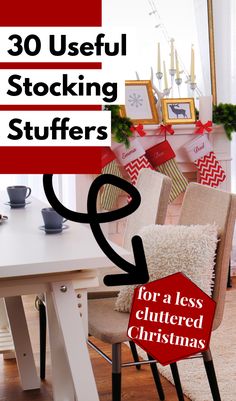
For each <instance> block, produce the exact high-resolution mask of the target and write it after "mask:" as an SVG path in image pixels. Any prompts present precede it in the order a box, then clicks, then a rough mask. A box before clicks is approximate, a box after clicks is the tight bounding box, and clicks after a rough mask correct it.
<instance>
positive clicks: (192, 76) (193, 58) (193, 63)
mask: <svg viewBox="0 0 236 401" xmlns="http://www.w3.org/2000/svg"><path fill="white" fill-rule="evenodd" d="M190 71H191V72H190V78H191V82H192V83H194V82H195V54H194V47H193V45H192V48H191V68H190Z"/></svg>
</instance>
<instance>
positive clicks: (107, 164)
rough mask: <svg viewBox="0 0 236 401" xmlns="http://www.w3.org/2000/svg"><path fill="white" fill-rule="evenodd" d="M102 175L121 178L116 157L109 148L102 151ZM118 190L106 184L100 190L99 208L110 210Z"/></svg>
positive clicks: (114, 202)
mask: <svg viewBox="0 0 236 401" xmlns="http://www.w3.org/2000/svg"><path fill="white" fill-rule="evenodd" d="M102 174H113V175H116V176H118V177H122V175H121V173H120V170H119V167H118V164H117V161H116V156H115V154H114V153H113V152H112V150H111V149H110V148H103V149H102ZM119 193H120V189H119V188H117V187H114V186H113V185H111V184H106V185H104V187H103V188H102V190H101V195H100V202H101V207H102V208H103V209H105V210H112V209H113V208H114V206H115V204H116V201H117V198H118V196H119Z"/></svg>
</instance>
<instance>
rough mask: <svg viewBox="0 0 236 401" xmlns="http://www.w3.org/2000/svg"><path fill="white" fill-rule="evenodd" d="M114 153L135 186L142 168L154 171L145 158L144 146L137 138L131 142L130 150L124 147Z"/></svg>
mask: <svg viewBox="0 0 236 401" xmlns="http://www.w3.org/2000/svg"><path fill="white" fill-rule="evenodd" d="M114 152H115V154H116V157H117V159H118V160H119V162H120V163H121V164H122V165H123V166H124V168H125V170H126V171H127V173H128V174H129V177H130V181H131V183H132V184H133V185H135V184H136V181H137V178H138V174H139V171H140V170H141V169H142V168H150V169H151V170H153V167H152V166H151V164H150V163H149V161H148V159H147V158H146V156H145V150H144V149H143V147H142V145H140V143H139V140H138V139H137V138H135V139H133V140H131V141H130V147H129V148H128V149H126V148H125V147H124V146H123V145H122V146H119V147H118V148H116V149H115V150H114Z"/></svg>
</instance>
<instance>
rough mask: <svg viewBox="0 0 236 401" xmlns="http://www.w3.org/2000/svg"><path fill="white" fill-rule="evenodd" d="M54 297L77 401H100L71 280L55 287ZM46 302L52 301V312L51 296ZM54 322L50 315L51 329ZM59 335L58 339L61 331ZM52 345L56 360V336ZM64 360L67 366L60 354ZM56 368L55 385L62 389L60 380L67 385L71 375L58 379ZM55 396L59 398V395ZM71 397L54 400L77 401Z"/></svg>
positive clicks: (50, 305) (53, 288)
mask: <svg viewBox="0 0 236 401" xmlns="http://www.w3.org/2000/svg"><path fill="white" fill-rule="evenodd" d="M52 295H53V302H54V307H55V311H56V314H57V317H58V322H59V325H60V328H61V334H62V337H63V339H64V346H65V350H66V355H67V358H68V363H69V368H70V373H71V377H72V381H73V384H74V390H75V397H76V399H77V400H78V401H85V400H86V401H99V398H98V393H97V387H96V383H95V379H94V375H93V371H92V366H91V362H90V358H89V352H88V348H87V344H86V339H85V333H84V328H83V322H82V318H81V317H80V313H79V310H78V306H77V302H78V298H76V294H75V291H74V288H73V284H72V282H70V281H69V282H61V283H54V284H52ZM47 299H48V300H49V312H50V308H51V312H52V304H51V302H50V295H49V296H47ZM47 302H48V301H47ZM51 319H52V316H50V315H48V321H49V326H50V325H51V323H52V320H51ZM54 323H55V319H54ZM49 330H50V329H49ZM54 330H55V328H54ZM56 335H57V336H58V332H57V334H56ZM57 341H58V340H56V342H57ZM53 343H54V344H53ZM51 345H52V351H53V352H52V357H53V358H54V357H55V351H56V346H57V345H56V343H55V338H53V336H51ZM59 345H60V344H59ZM62 354H63V355H62ZM61 357H62V359H63V360H64V363H65V357H64V353H63V352H62V353H61ZM54 366H55V370H54V373H55V372H57V379H56V382H55V383H54V384H56V385H59V386H61V385H60V384H59V383H58V382H59V381H60V380H61V382H64V385H65V378H66V379H68V373H67V375H66V376H64V377H63V376H61V377H59V376H60V372H59V371H58V366H56V364H54ZM52 368H53V366H52ZM60 369H61V368H60ZM69 385H70V383H69ZM55 394H56V396H57V394H58V393H55ZM70 397H71V398H68V397H67V398H65V397H64V398H63V397H61V398H60V395H59V394H58V398H55V399H54V401H62V400H63V401H67V400H68V401H72V400H73V401H74V398H73V397H72V393H71V396H70Z"/></svg>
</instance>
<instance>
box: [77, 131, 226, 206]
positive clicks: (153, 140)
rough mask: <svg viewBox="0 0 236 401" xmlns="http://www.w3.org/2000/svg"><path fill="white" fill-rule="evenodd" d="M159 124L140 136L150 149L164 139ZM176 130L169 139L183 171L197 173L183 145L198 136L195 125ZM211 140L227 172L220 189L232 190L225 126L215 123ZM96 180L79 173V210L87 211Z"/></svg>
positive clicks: (143, 143) (142, 142)
mask: <svg viewBox="0 0 236 401" xmlns="http://www.w3.org/2000/svg"><path fill="white" fill-rule="evenodd" d="M158 128H159V126H158V125H146V126H144V130H145V132H146V136H144V137H139V140H140V142H141V144H142V146H143V147H144V149H148V148H150V147H151V146H154V145H155V144H157V143H158V142H161V141H163V136H158V135H157V132H158ZM173 128H174V130H175V134H174V135H168V136H167V139H168V141H169V143H170V144H171V146H172V147H173V149H174V151H175V154H176V161H177V163H178V165H179V167H180V169H181V170H182V172H183V173H192V172H195V173H196V171H197V170H196V167H195V165H194V164H193V163H191V162H190V161H189V159H188V155H187V154H186V152H185V151H184V149H183V147H184V145H185V144H186V143H187V142H188V141H191V140H192V139H193V138H195V137H196V134H194V128H195V126H194V125H176V126H174V127H173ZM209 140H210V142H211V143H212V146H213V150H214V152H215V154H216V157H217V159H218V160H219V161H220V164H221V165H222V167H223V169H224V170H225V173H226V180H225V181H224V182H223V183H222V184H221V185H220V187H219V188H220V189H223V190H225V191H228V192H230V191H231V146H230V141H229V140H228V138H227V136H226V134H225V131H224V128H223V126H221V125H215V126H214V129H213V131H212V132H211V133H210V134H209ZM119 146H122V145H120V144H117V143H113V145H112V149H113V150H114V152H116V149H117V148H118V147H119ZM93 180H94V176H93V175H89V174H86V175H78V176H77V178H76V188H77V191H76V192H77V202H76V203H77V210H80V211H86V209H87V200H86V194H87V191H88V189H89V187H90V185H91V182H92V181H93Z"/></svg>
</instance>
